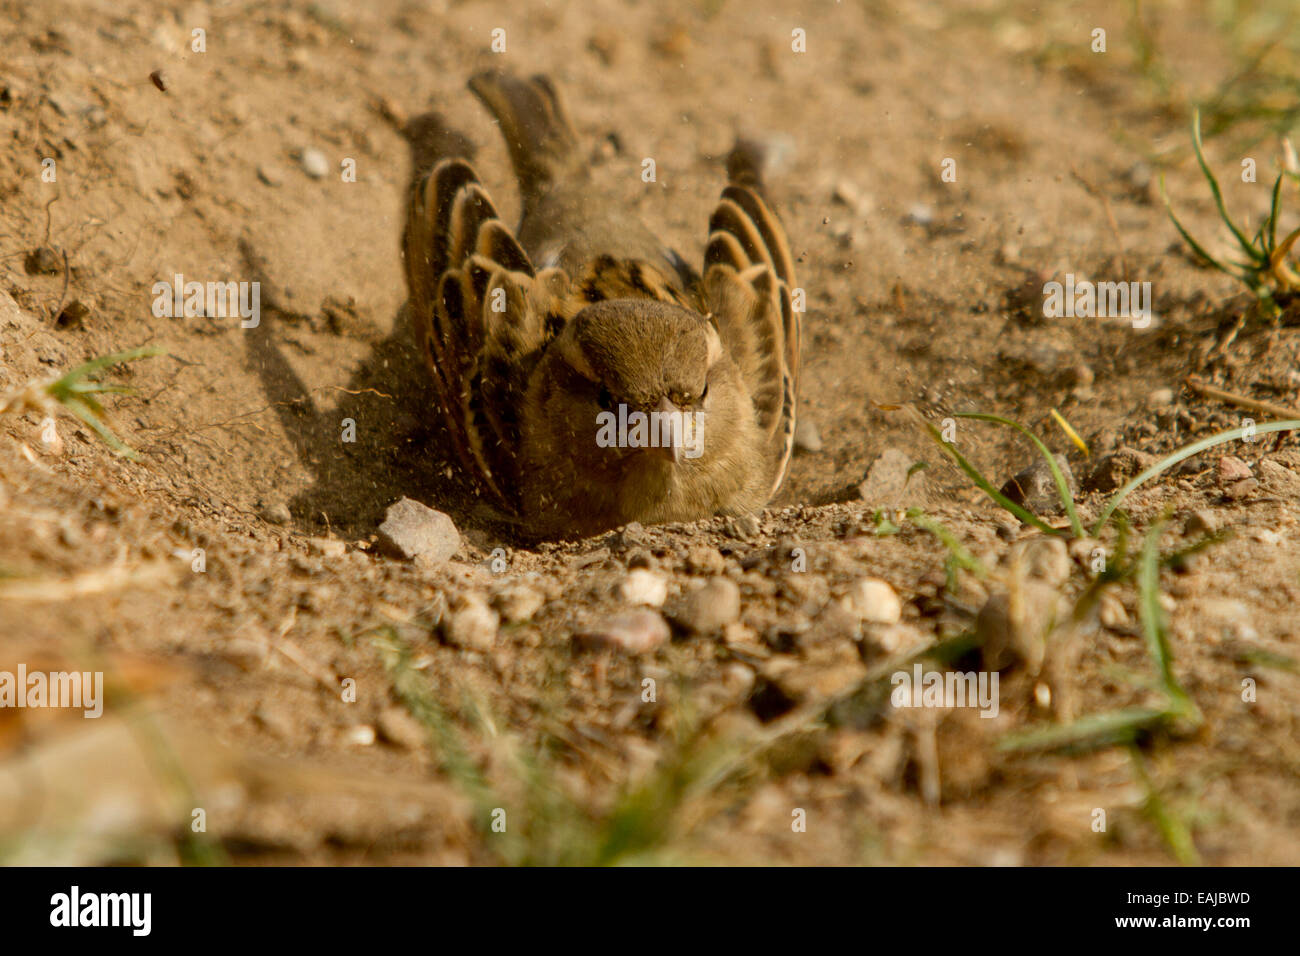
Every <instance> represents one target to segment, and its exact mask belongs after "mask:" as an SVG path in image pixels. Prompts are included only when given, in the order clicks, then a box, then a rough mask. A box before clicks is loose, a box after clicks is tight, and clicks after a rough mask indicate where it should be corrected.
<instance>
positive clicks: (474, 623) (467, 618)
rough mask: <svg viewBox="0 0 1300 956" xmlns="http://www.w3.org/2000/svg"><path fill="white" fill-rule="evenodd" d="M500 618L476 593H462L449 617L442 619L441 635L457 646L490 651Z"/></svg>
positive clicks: (495, 637)
mask: <svg viewBox="0 0 1300 956" xmlns="http://www.w3.org/2000/svg"><path fill="white" fill-rule="evenodd" d="M500 623H501V618H500V616H499V615H498V614H497V612H496V611H494V610H492V608H490V607H488V605H487V602H486V601H484V600H483V598H482V596H481V595H478V594H473V593H469V594H462V595H461V596H460V597H459V598H458V599H457V601H456V606H455V607H454V608H453V609H452V612H451V614H450V616H449V617H447V618H445V619H444V624H443V636H444V637H445V638H446V639H447V642H448V643H450V644H454V645H455V646H457V647H465V648H469V649H470V650H474V651H490V650H491V649H492V645H493V644H495V643H496V639H497V627H498V626H499V625H500Z"/></svg>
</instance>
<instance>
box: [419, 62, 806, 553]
mask: <svg viewBox="0 0 1300 956" xmlns="http://www.w3.org/2000/svg"><path fill="white" fill-rule="evenodd" d="M469 89H470V90H471V91H472V92H473V93H474V95H475V96H477V98H478V99H479V100H480V101H481V102H482V104H483V105H484V106H485V107H486V108H487V109H488V111H489V112H490V113H491V114H492V115H493V117H494V118H495V119H496V121H497V123H498V124H499V126H500V128H501V132H502V135H503V137H504V139H505V142H506V146H507V148H508V151H509V155H510V160H511V165H512V166H513V169H514V174H515V177H516V179H517V180H518V185H519V190H520V194H521V198H522V208H523V213H522V217H521V220H520V223H519V226H518V228H517V229H515V230H513V231H512V230H511V229H510V228H509V227H508V226H507V225H506V224H505V223H504V222H502V220H501V218H500V216H499V215H498V214H497V211H496V208H495V206H494V205H493V203H492V200H491V198H490V197H489V195H488V192H487V190H486V189H485V188H484V186H483V184H482V182H481V181H480V179H479V177H478V175H477V173H476V172H475V171H474V168H473V166H472V165H471V164H470V163H469V161H468V156H467V154H468V153H469V152H470V150H469V149H467V148H464V146H463V145H462V147H461V148H460V149H458V150H456V152H458V153H459V155H446V156H443V157H441V158H440V159H438V161H437V162H436V164H432V167H431V168H430V169H429V170H428V171H427V172H425V173H423V174H419V173H418V171H417V175H416V176H415V177H414V178H413V185H412V188H411V191H410V197H409V203H408V208H407V218H406V226H405V230H404V233H403V254H404V259H405V271H406V279H407V286H408V291H409V302H408V307H409V308H410V310H411V315H412V319H413V325H414V327H415V330H416V334H417V336H418V337H419V340H420V345H421V349H422V351H423V353H424V358H425V361H426V363H427V365H428V367H429V370H430V372H431V373H432V376H433V383H434V392H435V395H436V400H437V403H438V408H437V414H438V415H439V416H440V417H441V418H442V419H443V420H444V422H445V424H446V425H447V432H448V434H449V436H450V441H451V443H452V445H453V448H452V451H453V453H454V457H455V458H456V459H458V460H459V462H460V463H461V464H462V465H463V466H464V469H465V470H466V471H467V472H468V474H469V475H470V476H471V477H472V479H473V480H474V482H475V484H476V486H477V489H478V490H479V492H480V493H481V494H482V495H484V496H485V497H486V498H487V499H488V500H489V501H490V502H491V503H492V504H493V505H494V506H495V508H496V509H497V510H499V511H500V512H502V513H504V514H505V515H507V516H511V517H512V519H513V520H514V521H516V522H517V523H519V524H520V525H522V526H523V527H524V528H525V529H526V530H527V531H529V532H532V533H535V534H537V535H540V536H557V537H576V536H587V535H592V534H597V533H600V532H602V531H607V530H610V529H613V528H617V527H620V526H622V525H626V524H628V523H631V522H639V523H642V524H652V523H662V522H671V521H693V520H696V519H699V518H705V517H709V516H713V515H738V514H745V513H749V512H753V511H756V510H758V509H760V508H762V507H763V505H764V504H765V503H766V502H767V501H768V500H769V499H770V498H771V497H772V496H773V495H775V494H776V492H777V491H778V490H779V488H780V487H781V484H782V482H783V481H784V480H785V476H786V472H787V471H788V469H789V464H790V454H791V450H792V447H793V441H794V426H795V397H796V391H797V384H798V375H799V337H800V317H799V314H798V313H797V312H795V311H794V309H793V308H792V306H791V289H792V288H794V287H795V284H796V283H795V276H794V264H793V262H792V260H791V255H790V249H789V245H788V243H787V240H786V236H785V231H784V229H783V228H782V225H781V222H780V220H779V219H778V218H777V217H776V215H775V214H774V213H773V211H772V210H771V208H770V207H769V206H768V204H767V202H766V201H765V199H764V191H765V190H764V184H763V176H762V169H763V163H764V156H763V153H762V150H761V148H760V147H757V146H755V145H754V144H752V143H749V142H746V141H744V140H740V141H738V142H737V145H736V148H735V149H733V150H732V152H731V154H730V155H729V157H728V160H727V172H728V185H727V186H726V187H725V188H724V189H723V190H722V195H721V198H720V200H719V202H718V204H717V206H716V208H715V209H714V211H713V214H712V216H711V217H710V219H709V231H708V237H707V242H706V245H705V251H704V256H703V263H702V268H701V270H700V271H696V270H695V269H694V268H692V267H691V266H690V265H689V264H688V263H687V262H686V260H685V259H683V258H682V257H681V256H680V255H678V254H677V253H676V252H675V251H673V250H672V249H669V248H667V247H666V246H665V245H664V244H663V243H662V242H660V241H659V240H658V239H657V238H656V237H655V235H654V234H653V233H652V232H651V231H650V230H649V229H648V228H647V227H646V226H645V225H644V224H643V223H641V222H640V221H639V220H638V219H637V218H636V217H635V216H634V215H632V214H631V213H630V211H629V210H627V209H624V208H619V207H618V205H617V204H616V203H613V202H611V201H609V200H608V199H606V198H604V197H602V196H601V195H599V194H598V193H597V192H596V191H595V190H594V189H593V188H592V183H591V177H590V168H589V164H588V162H587V160H586V155H585V154H584V153H583V151H582V150H581V145H580V142H579V138H578V135H577V133H576V131H575V129H574V127H573V125H572V123H571V122H570V120H569V117H568V113H567V111H566V109H565V106H564V103H563V101H562V100H561V97H560V94H559V91H558V89H557V88H556V86H555V84H554V83H553V82H552V81H551V80H550V79H549V78H547V77H545V76H533V77H531V78H528V79H520V78H517V77H515V76H513V75H511V74H509V73H505V72H485V73H480V74H478V75H476V76H474V77H473V78H472V79H471V80H470V82H469ZM432 115H434V116H436V114H432ZM438 119H439V120H440V117H439V118H438ZM443 140H444V141H449V142H454V143H458V144H465V143H466V141H465V140H464V137H461V136H459V134H455V133H454V132H453V133H451V134H449V135H446V136H444V137H443ZM647 421H648V422H649V423H650V424H649V426H648V427H646V426H645V423H646V422H647ZM638 422H640V423H641V424H640V426H638V424H637V423H638ZM656 439H658V440H656Z"/></svg>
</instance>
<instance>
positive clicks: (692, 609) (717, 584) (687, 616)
mask: <svg viewBox="0 0 1300 956" xmlns="http://www.w3.org/2000/svg"><path fill="white" fill-rule="evenodd" d="M669 617H671V618H672V619H673V621H674V623H676V624H678V625H679V626H680V627H682V628H684V629H685V630H687V631H690V632H691V633H693V634H712V633H713V632H715V631H720V630H722V629H723V628H724V627H726V626H727V625H728V624H730V623H731V622H732V621H734V620H736V619H738V618H739V617H740V588H739V587H737V586H736V582H734V581H732V580H730V579H729V578H711V579H710V580H709V581H708V582H707V583H706V584H705V585H704V586H703V587H699V588H696V589H694V590H692V591H687V592H686V593H685V594H683V595H682V596H681V598H680V599H679V600H678V601H677V603H676V605H675V606H674V608H673V610H672V612H671V613H670V614H669Z"/></svg>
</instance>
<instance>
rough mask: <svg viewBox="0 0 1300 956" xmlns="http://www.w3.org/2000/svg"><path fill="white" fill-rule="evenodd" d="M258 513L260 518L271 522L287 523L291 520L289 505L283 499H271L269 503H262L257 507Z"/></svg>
mask: <svg viewBox="0 0 1300 956" xmlns="http://www.w3.org/2000/svg"><path fill="white" fill-rule="evenodd" d="M258 514H260V515H261V516H262V520H264V521H269V522H271V524H288V523H289V522H291V521H292V520H293V514H292V513H291V512H290V511H289V506H288V505H286V504H285V503H284V502H283V501H272V502H271V503H269V504H263V505H262V506H261V507H260V508H259V509H258Z"/></svg>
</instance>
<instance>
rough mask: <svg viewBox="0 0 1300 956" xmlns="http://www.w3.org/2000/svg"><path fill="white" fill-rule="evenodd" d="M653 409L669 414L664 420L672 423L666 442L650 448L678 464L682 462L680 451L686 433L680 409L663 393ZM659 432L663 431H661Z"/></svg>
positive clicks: (683, 444) (681, 450)
mask: <svg viewBox="0 0 1300 956" xmlns="http://www.w3.org/2000/svg"><path fill="white" fill-rule="evenodd" d="M655 411H656V412H659V413H660V414H661V415H666V416H670V417H668V418H665V419H664V420H665V421H669V422H671V423H672V426H671V427H672V438H671V440H670V441H669V442H668V443H667V444H665V445H660V446H659V447H658V448H651V449H650V450H651V451H653V452H654V453H655V454H658V455H661V456H663V457H664V458H665V459H667V460H668V461H670V462H672V463H673V464H674V465H680V464H681V463H682V453H683V451H684V450H685V447H686V434H685V431H684V429H685V427H686V422H685V421H684V419H683V418H682V410H681V409H680V408H678V407H677V406H676V405H674V404H673V403H672V402H671V401H669V400H668V396H666V395H665V396H664V397H663V398H661V399H659V404H658V405H656V406H655ZM674 413H676V414H674ZM660 434H663V433H662V432H661V433H660Z"/></svg>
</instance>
